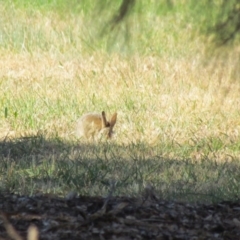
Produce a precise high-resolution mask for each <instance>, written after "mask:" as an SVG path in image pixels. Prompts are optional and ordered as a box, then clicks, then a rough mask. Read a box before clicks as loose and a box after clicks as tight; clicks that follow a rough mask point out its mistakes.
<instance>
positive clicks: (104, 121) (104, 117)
mask: <svg viewBox="0 0 240 240" xmlns="http://www.w3.org/2000/svg"><path fill="white" fill-rule="evenodd" d="M107 126H108V122H107V119H106V114H105V112H104V111H102V128H104V127H107Z"/></svg>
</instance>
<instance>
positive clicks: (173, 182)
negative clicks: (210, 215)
mask: <svg viewBox="0 0 240 240" xmlns="http://www.w3.org/2000/svg"><path fill="white" fill-rule="evenodd" d="M161 155H162V149H161V146H156V147H150V146H148V145H147V144H144V143H138V144H130V145H126V146H123V145H117V144H115V143H113V142H110V143H99V144H90V143H89V144H87V143H81V142H78V143H77V142H74V141H73V142H66V141H62V140H60V139H58V138H53V139H45V137H44V136H42V135H37V136H29V137H22V138H18V139H4V140H2V141H1V142H0V179H1V181H0V187H1V190H2V191H8V192H13V193H18V194H27V195H32V194H37V193H50V194H57V195H60V196H66V195H67V194H68V193H69V192H71V191H72V192H76V193H78V194H80V195H88V196H96V195H101V196H106V195H107V194H108V193H109V191H110V189H111V191H112V190H113V189H114V191H113V194H114V195H130V196H136V195H138V194H139V193H141V192H142V191H143V189H144V188H145V187H146V186H147V185H151V186H152V187H153V188H154V189H155V191H156V194H157V195H159V196H160V197H161V198H162V199H166V200H178V201H200V202H203V201H204V202H219V201H222V200H233V199H237V198H239V193H240V171H239V170H240V163H239V161H237V159H236V160H233V161H232V162H230V163H227V162H225V163H217V162H213V161H210V160H209V159H202V160H200V161H197V162H196V161H193V160H191V159H183V160H175V159H165V158H163V157H161Z"/></svg>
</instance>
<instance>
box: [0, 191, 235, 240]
mask: <svg viewBox="0 0 240 240" xmlns="http://www.w3.org/2000/svg"><path fill="white" fill-rule="evenodd" d="M0 209H1V221H0V239H15V240H17V239H18V240H19V239H29V240H30V239H31V240H37V239H72V240H74V239H118V240H120V239H126V240H128V239H184V240H186V239H192V240H193V239H240V202H239V201H238V202H221V203H216V204H196V203H195V204H194V203H183V202H169V201H163V200H161V199H160V198H159V197H157V196H156V195H155V194H154V192H153V191H152V190H151V189H150V188H146V190H145V193H144V194H143V195H142V196H141V197H139V198H133V197H110V196H108V197H106V198H103V197H84V196H74V194H69V195H68V196H67V197H66V198H58V197H53V196H32V197H27V196H17V195H12V194H1V195H0Z"/></svg>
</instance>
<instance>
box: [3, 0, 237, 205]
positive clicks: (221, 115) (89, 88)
mask: <svg viewBox="0 0 240 240" xmlns="http://www.w3.org/2000/svg"><path fill="white" fill-rule="evenodd" d="M64 2H65V1H44V0H42V1H40V0H34V1H27V0H24V1H0V16H1V17H0V19H1V21H0V54H1V58H0V69H1V71H0V91H1V94H0V114H1V115H0V138H1V142H0V158H1V159H0V173H1V174H0V179H1V181H0V184H1V186H0V187H1V189H2V190H7V191H11V192H15V193H20V194H35V193H54V194H58V195H62V196H65V195H66V194H67V193H68V192H71V191H74V192H77V193H79V194H85V195H106V194H108V193H109V191H110V189H112V188H113V186H114V187H115V188H114V194H116V195H123V194H127V195H136V194H139V192H141V191H142V190H143V188H144V187H145V186H146V185H148V184H151V185H152V186H153V187H154V188H155V189H156V191H157V192H158V193H159V194H160V195H161V196H162V197H163V198H165V199H177V200H188V201H220V200H224V199H236V198H238V197H239V193H240V162H239V158H240V98H239V96H240V83H239V79H240V72H239V68H238V67H237V66H239V63H240V62H239V61H240V60H239V53H240V49H239V47H237V45H236V46H235V45H233V46H232V47H228V48H225V49H222V50H221V54H220V55H216V56H215V55H214V54H213V53H212V52H211V50H210V48H209V45H207V42H208V40H207V38H206V37H205V36H204V35H203V34H201V30H200V29H201V27H199V24H200V23H204V21H205V19H203V20H202V19H200V17H199V16H202V15H201V12H199V9H196V8H194V7H193V6H191V3H190V2H191V1H173V2H174V7H173V8H171V7H169V8H168V7H167V6H166V4H165V2H164V1H163V2H160V3H157V2H158V1H156V2H155V1H151V2H152V4H150V3H149V4H147V5H146V6H139V5H137V6H135V10H134V12H133V14H131V15H130V16H129V17H128V18H127V19H126V20H125V22H124V23H123V24H122V25H121V26H117V27H116V28H115V29H114V30H113V32H111V34H109V33H108V32H105V34H103V35H102V33H103V32H104V31H103V30H104V26H105V23H106V22H107V21H108V20H109V19H110V18H111V12H110V10H108V11H107V10H101V11H100V10H99V6H94V1H81V3H78V1H74V0H71V1H68V4H65V3H64ZM143 2H144V1H142V3H141V4H146V3H143ZM153 3H155V5H154V4H153ZM118 4H119V2H118V1H116V2H115V3H113V4H112V5H110V7H109V9H111V10H114V9H117V7H118ZM156 6H157V7H156ZM142 9H145V10H144V11H143V10H142ZM203 10H204V9H203ZM196 12H198V15H196ZM198 20H199V21H200V20H201V21H200V23H199V22H198V24H197V21H198ZM198 27H199V28H198ZM102 110H105V111H106V113H107V115H108V116H109V115H110V114H111V113H113V112H115V111H117V112H118V122H117V124H116V127H115V131H116V137H115V139H114V140H113V141H111V142H106V143H99V144H98V143H86V142H84V141H82V140H79V139H76V137H75V134H74V131H75V126H76V121H77V119H78V118H79V117H80V116H81V115H82V114H83V113H86V112H90V111H97V112H101V111H102Z"/></svg>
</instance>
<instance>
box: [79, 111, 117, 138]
mask: <svg viewBox="0 0 240 240" xmlns="http://www.w3.org/2000/svg"><path fill="white" fill-rule="evenodd" d="M116 121H117V113H114V114H113V115H112V118H111V120H110V121H107V119H106V114H105V112H104V111H102V114H98V113H87V114H85V115H83V116H82V117H81V118H80V119H79V120H78V122H77V129H76V134H77V136H78V137H84V138H86V139H88V140H89V139H91V140H96V139H101V138H102V136H103V135H105V136H106V137H107V139H111V138H112V135H113V127H114V125H115V124H116Z"/></svg>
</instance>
